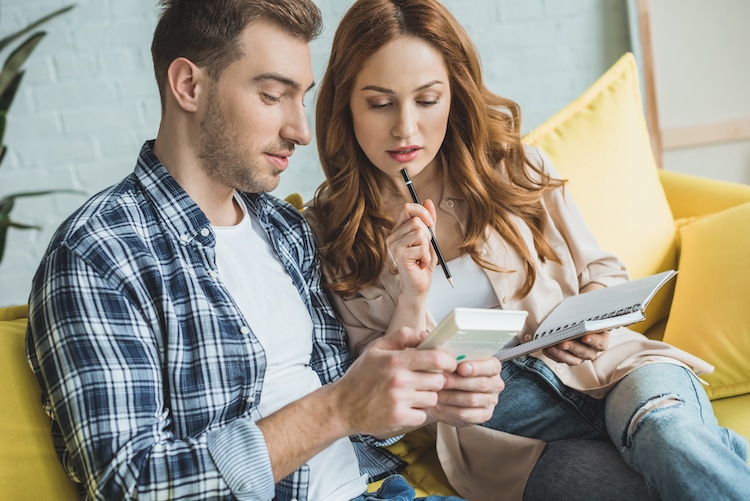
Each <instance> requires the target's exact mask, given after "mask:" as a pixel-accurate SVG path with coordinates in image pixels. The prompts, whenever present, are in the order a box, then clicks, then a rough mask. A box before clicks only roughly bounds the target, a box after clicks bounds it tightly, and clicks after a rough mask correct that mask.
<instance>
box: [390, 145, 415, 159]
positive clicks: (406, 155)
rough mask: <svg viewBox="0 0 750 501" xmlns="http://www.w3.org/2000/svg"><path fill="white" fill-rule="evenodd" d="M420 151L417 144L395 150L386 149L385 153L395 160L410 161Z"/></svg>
mask: <svg viewBox="0 0 750 501" xmlns="http://www.w3.org/2000/svg"><path fill="white" fill-rule="evenodd" d="M421 151H422V148H420V147H419V146H407V147H405V148H398V149H395V150H388V151H387V153H388V154H389V155H390V156H391V158H393V159H394V160H395V161H397V162H411V161H412V160H414V159H415V158H417V156H419V153H420V152H421Z"/></svg>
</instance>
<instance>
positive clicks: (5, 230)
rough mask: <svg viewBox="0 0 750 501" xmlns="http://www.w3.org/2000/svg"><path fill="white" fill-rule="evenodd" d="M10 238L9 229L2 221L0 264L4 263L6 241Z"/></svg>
mask: <svg viewBox="0 0 750 501" xmlns="http://www.w3.org/2000/svg"><path fill="white" fill-rule="evenodd" d="M7 237H8V227H7V226H5V225H3V224H2V221H0V263H2V262H3V254H5V240H6V238H7Z"/></svg>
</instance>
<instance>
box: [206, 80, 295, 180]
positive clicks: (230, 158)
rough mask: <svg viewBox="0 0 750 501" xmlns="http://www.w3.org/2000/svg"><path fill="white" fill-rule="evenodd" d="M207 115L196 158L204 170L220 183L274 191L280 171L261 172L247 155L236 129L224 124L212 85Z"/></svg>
mask: <svg viewBox="0 0 750 501" xmlns="http://www.w3.org/2000/svg"><path fill="white" fill-rule="evenodd" d="M206 106H207V109H206V115H205V116H204V117H203V120H202V121H201V123H200V138H199V141H200V152H199V159H200V165H201V168H202V169H203V171H204V172H205V173H206V174H207V175H208V177H210V178H211V179H214V180H216V181H219V182H220V183H222V184H224V185H226V186H231V187H232V188H234V189H236V190H238V191H245V192H248V193H267V192H270V191H273V190H274V189H275V188H276V187H277V186H278V185H279V180H280V175H281V171H277V172H276V173H275V175H270V176H269V175H268V174H266V175H264V173H263V172H262V169H261V168H260V167H259V166H257V165H253V164H252V160H251V159H250V158H248V157H249V156H250V152H251V151H252V150H251V149H249V148H244V149H243V146H245V145H246V144H247V142H246V141H244V140H243V138H242V137H241V134H240V133H239V131H236V130H233V129H232V128H231V127H228V126H227V125H226V120H225V119H224V114H223V112H222V110H221V106H220V104H219V100H218V98H217V96H216V91H215V90H214V89H211V90H210V91H209V95H208V98H207V103H206Z"/></svg>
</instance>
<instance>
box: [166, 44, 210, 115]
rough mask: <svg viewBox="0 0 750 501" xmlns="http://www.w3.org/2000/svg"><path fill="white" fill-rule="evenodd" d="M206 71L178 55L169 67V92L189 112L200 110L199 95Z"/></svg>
mask: <svg viewBox="0 0 750 501" xmlns="http://www.w3.org/2000/svg"><path fill="white" fill-rule="evenodd" d="M204 76H205V73H204V71H203V70H202V69H201V68H199V67H198V66H196V65H195V64H193V62H192V61H190V60H189V59H186V58H184V57H178V58H177V59H175V60H174V61H172V64H170V65H169V68H168V69H167V92H168V94H170V95H171V96H172V98H173V99H174V100H175V102H176V103H177V104H178V105H179V106H180V108H182V109H183V110H185V111H187V112H195V111H197V110H198V102H197V101H198V96H199V92H200V90H201V85H202V83H203V82H202V81H203V78H204Z"/></svg>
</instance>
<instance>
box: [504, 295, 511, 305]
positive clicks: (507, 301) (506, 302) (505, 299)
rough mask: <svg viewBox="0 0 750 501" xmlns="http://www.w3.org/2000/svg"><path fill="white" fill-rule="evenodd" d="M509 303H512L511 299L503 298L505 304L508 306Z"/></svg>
mask: <svg viewBox="0 0 750 501" xmlns="http://www.w3.org/2000/svg"><path fill="white" fill-rule="evenodd" d="M508 303H510V298H509V297H508V296H504V297H503V304H508Z"/></svg>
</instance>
